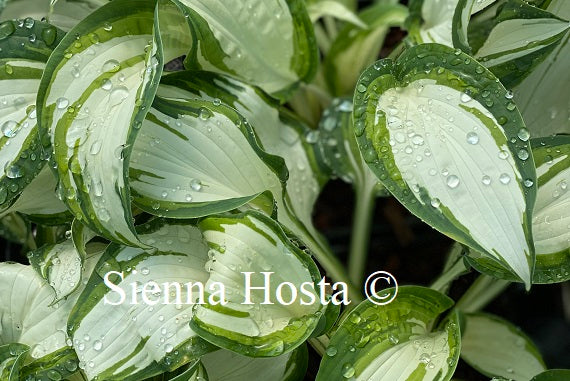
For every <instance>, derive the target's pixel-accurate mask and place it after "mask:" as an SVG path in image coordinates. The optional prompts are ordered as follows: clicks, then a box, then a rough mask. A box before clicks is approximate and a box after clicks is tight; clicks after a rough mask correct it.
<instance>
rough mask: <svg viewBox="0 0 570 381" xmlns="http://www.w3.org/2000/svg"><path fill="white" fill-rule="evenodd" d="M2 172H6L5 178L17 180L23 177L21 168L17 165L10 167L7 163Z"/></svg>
mask: <svg viewBox="0 0 570 381" xmlns="http://www.w3.org/2000/svg"><path fill="white" fill-rule="evenodd" d="M4 171H5V172H6V176H7V177H8V178H10V179H17V178H20V177H22V176H23V175H24V171H23V170H22V168H20V167H19V166H17V165H10V164H9V163H6V166H5V167H4Z"/></svg>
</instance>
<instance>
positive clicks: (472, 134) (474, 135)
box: [467, 131, 479, 145]
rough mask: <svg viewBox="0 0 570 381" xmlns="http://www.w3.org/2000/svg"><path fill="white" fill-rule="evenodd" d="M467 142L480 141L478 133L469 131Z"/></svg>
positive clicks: (475, 142)
mask: <svg viewBox="0 0 570 381" xmlns="http://www.w3.org/2000/svg"><path fill="white" fill-rule="evenodd" d="M467 143H469V144H473V145H475V144H477V143H479V135H477V133H476V132H473V131H471V132H469V133H467Z"/></svg>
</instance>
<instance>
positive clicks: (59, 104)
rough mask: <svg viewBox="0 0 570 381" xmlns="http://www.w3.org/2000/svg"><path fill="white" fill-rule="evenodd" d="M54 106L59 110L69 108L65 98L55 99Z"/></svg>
mask: <svg viewBox="0 0 570 381" xmlns="http://www.w3.org/2000/svg"><path fill="white" fill-rule="evenodd" d="M55 105H56V107H57V108H58V109H60V110H61V109H64V108H66V107H67V106H69V100H67V98H64V97H60V98H57V99H56V101H55Z"/></svg>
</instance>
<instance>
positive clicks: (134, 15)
mask: <svg viewBox="0 0 570 381" xmlns="http://www.w3.org/2000/svg"><path fill="white" fill-rule="evenodd" d="M154 9H155V7H154V2H152V1H144V0H118V1H112V2H110V3H108V4H106V5H104V6H103V7H101V8H99V9H97V10H96V11H95V12H93V13H92V14H90V15H89V16H87V17H86V18H85V19H83V20H82V21H81V22H80V23H79V24H77V25H76V26H75V27H74V28H73V29H72V30H71V31H70V33H69V34H68V35H67V36H66V37H65V38H64V39H63V40H62V41H61V43H60V44H59V45H58V46H57V48H56V49H55V50H54V52H53V54H52V55H51V56H50V59H49V61H48V64H47V66H46V70H45V73H44V75H43V77H42V82H41V85H40V91H39V94H38V100H37V104H38V108H39V109H38V118H40V121H41V131H40V133H41V135H42V144H43V145H44V150H45V151H46V152H48V153H50V154H51V163H52V164H53V166H54V167H56V168H57V173H58V177H59V181H60V182H61V186H62V187H63V194H64V197H65V198H64V200H65V203H66V204H67V206H68V208H69V209H70V211H72V212H73V214H74V215H75V216H76V217H77V218H78V219H81V220H82V222H84V223H86V224H87V225H88V226H89V227H90V228H91V229H92V230H94V231H96V232H97V233H99V234H101V235H103V236H105V237H106V238H108V239H111V240H114V241H117V242H122V243H131V244H134V245H136V244H140V243H138V240H137V238H136V236H135V233H134V228H133V222H132V215H131V214H132V213H131V209H130V195H129V188H128V184H127V182H128V171H127V168H128V161H129V157H130V151H131V149H132V146H133V143H134V139H135V136H136V134H137V132H138V129H139V127H140V125H141V124H142V120H143V118H144V116H145V114H146V112H147V110H148V109H149V108H150V105H151V103H152V98H153V96H154V93H155V91H156V87H157V86H158V78H157V77H158V76H160V73H161V71H162V45H161V41H160V36H159V33H158V31H157V30H156V29H155V30H154V34H153V20H154Z"/></svg>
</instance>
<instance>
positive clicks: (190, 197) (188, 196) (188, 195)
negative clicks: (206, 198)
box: [184, 194, 192, 202]
mask: <svg viewBox="0 0 570 381" xmlns="http://www.w3.org/2000/svg"><path fill="white" fill-rule="evenodd" d="M184 199H185V200H186V202H190V201H192V195H191V194H186V196H185V197H184Z"/></svg>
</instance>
